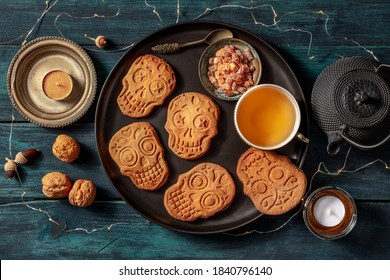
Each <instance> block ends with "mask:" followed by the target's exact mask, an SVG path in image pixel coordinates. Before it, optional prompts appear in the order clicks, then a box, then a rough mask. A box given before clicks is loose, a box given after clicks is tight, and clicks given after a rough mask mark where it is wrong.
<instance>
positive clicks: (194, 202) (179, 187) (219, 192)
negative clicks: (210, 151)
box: [164, 163, 236, 222]
mask: <svg viewBox="0 0 390 280" xmlns="http://www.w3.org/2000/svg"><path fill="white" fill-rule="evenodd" d="M235 192H236V189H235V185H234V181H233V178H232V177H231V176H230V174H229V172H228V171H227V170H226V169H225V168H224V167H222V166H220V165H218V164H214V163H202V164H199V165H197V166H195V167H194V168H192V169H191V170H190V171H188V172H186V173H184V174H181V175H179V178H178V181H177V182H176V183H175V184H174V185H172V186H170V187H169V188H168V189H167V190H166V191H165V194H164V206H165V208H166V209H167V211H168V213H169V214H170V215H171V216H172V217H174V218H176V219H179V220H182V221H186V222H191V221H194V220H196V219H198V218H204V219H206V218H208V217H210V216H212V215H214V214H215V213H217V212H220V211H222V210H225V209H226V208H227V207H229V206H230V204H231V203H232V201H233V198H234V195H235Z"/></svg>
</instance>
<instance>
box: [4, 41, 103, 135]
mask: <svg viewBox="0 0 390 280" xmlns="http://www.w3.org/2000/svg"><path fill="white" fill-rule="evenodd" d="M54 70H61V71H64V72H66V73H68V74H69V75H71V76H72V78H73V86H74V91H73V92H72V95H71V96H69V98H67V99H66V100H61V101H58V100H54V99H50V98H49V97H47V96H46V95H45V94H44V92H43V89H42V80H43V78H44V76H45V75H46V74H47V73H48V72H51V71H54ZM96 84H97V82H96V71H95V67H94V65H93V63H92V60H91V59H90V57H89V56H88V54H87V53H86V52H85V51H84V50H83V49H82V48H81V47H80V46H79V45H78V44H76V43H74V42H72V41H70V40H68V39H65V38H62V37H54V36H46V37H41V38H37V39H35V40H32V41H30V42H29V43H27V44H26V45H24V46H23V47H22V48H21V49H20V50H19V51H18V52H17V53H16V55H15V57H14V58H13V60H12V62H11V64H10V66H9V69H8V75H7V87H8V93H9V97H10V99H11V101H12V104H13V106H14V107H15V108H16V109H17V110H18V111H19V113H20V114H21V115H22V116H23V117H24V118H25V119H27V120H28V121H30V122H32V123H35V124H38V125H40V126H43V127H50V128H54V127H63V126H66V125H69V124H71V123H74V122H75V121H77V120H78V119H79V118H81V116H83V115H84V114H85V113H86V112H87V110H88V109H89V107H90V106H91V104H92V102H93V99H94V97H95V93H96Z"/></svg>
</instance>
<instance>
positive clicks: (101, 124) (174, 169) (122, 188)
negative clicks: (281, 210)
mask: <svg viewBox="0 0 390 280" xmlns="http://www.w3.org/2000/svg"><path fill="white" fill-rule="evenodd" d="M217 28H227V29H229V30H231V31H232V32H233V34H234V37H235V38H240V39H242V40H245V41H247V42H248V43H249V44H251V45H252V46H253V47H254V48H255V49H256V50H257V52H258V53H259V56H260V59H261V62H262V69H263V73H262V76H261V80H260V83H274V84H277V85H280V86H282V87H284V88H286V89H287V90H289V91H290V92H291V93H292V94H293V95H294V96H295V98H296V99H297V101H298V104H299V106H300V109H301V113H302V122H301V127H300V129H299V131H300V132H301V133H303V134H304V135H306V136H308V129H309V128H308V127H309V126H308V114H307V108H306V103H305V99H304V95H303V93H302V89H301V87H300V85H299V83H298V81H297V79H296V77H295V75H294V73H293V71H292V70H291V68H290V67H289V65H288V64H287V63H286V61H285V60H284V59H283V58H282V56H280V54H279V53H278V52H277V51H276V50H275V49H274V48H272V47H271V46H270V45H269V44H267V43H266V42H264V41H263V40H261V39H260V38H258V37H257V36H255V35H254V34H252V33H250V32H248V31H246V30H244V29H241V28H239V27H236V26H233V25H228V24H225V23H218V22H209V21H207V22H205V21H195V22H186V23H179V24H175V25H171V26H168V27H166V28H163V29H161V30H158V31H157V32H155V33H153V34H151V35H149V36H147V37H146V38H145V39H143V40H141V41H140V42H138V43H137V44H135V45H134V46H133V47H132V48H131V49H129V50H128V51H127V53H125V54H124V55H123V57H122V58H121V59H120V60H119V61H118V63H117V64H116V65H115V66H114V68H113V69H112V71H111V73H110V74H109V76H108V77H107V79H106V81H105V84H104V86H103V88H102V91H101V93H100V97H99V100H98V104H97V109H96V118H95V132H96V142H97V148H98V152H99V157H100V160H101V163H102V165H103V167H104V170H105V172H106V173H107V176H108V178H109V180H110V181H111V183H112V185H113V186H114V188H115V189H116V190H117V191H118V193H119V194H120V195H121V197H122V198H123V199H124V200H125V201H126V202H127V203H128V204H129V205H131V206H132V207H133V208H134V209H135V210H136V211H138V212H139V213H140V214H142V215H143V216H144V217H146V218H147V219H149V220H151V221H152V222H154V223H156V224H159V225H162V226H164V227H167V228H170V229H173V230H177V231H181V232H189V233H199V234H204V233H217V232H223V231H228V230H232V229H236V228H238V227H241V226H243V225H245V224H247V223H249V222H251V221H254V220H255V219H257V218H258V217H260V216H261V213H260V212H259V211H258V210H257V209H256V208H255V207H254V205H253V204H252V202H251V200H250V199H249V198H248V197H246V196H245V195H244V194H243V191H242V184H241V182H240V181H239V180H238V177H237V175H236V165H237V160H238V158H239V157H240V155H241V154H242V153H243V152H244V151H246V150H247V149H248V148H249V146H247V145H246V144H245V143H244V142H243V141H242V140H241V139H240V138H239V136H238V134H237V133H236V131H235V128H234V123H233V111H234V106H235V103H236V102H231V101H230V102H229V101H223V100H220V99H217V98H214V101H215V102H216V103H217V104H218V106H219V107H220V110H221V114H220V121H219V123H218V130H219V133H218V135H217V136H216V137H215V138H213V140H212V143H211V148H210V150H209V151H208V152H207V154H205V155H204V156H203V157H201V158H199V159H196V160H193V161H189V160H184V159H180V158H178V157H177V156H176V155H174V154H173V152H171V150H170V149H169V147H168V144H167V141H168V133H167V132H166V131H165V129H164V124H165V122H166V113H167V105H168V104H169V102H170V100H172V99H173V98H174V97H175V96H176V95H177V94H180V93H183V92H188V91H196V92H200V93H204V94H206V95H208V93H207V91H206V90H205V89H204V88H203V86H202V84H201V82H200V80H199V77H198V72H197V71H198V61H199V59H200V56H201V54H202V52H203V51H204V49H205V48H206V47H207V45H206V44H204V45H199V46H194V47H188V48H184V49H182V50H181V51H179V52H177V53H174V54H168V55H159V54H156V55H157V56H159V57H161V58H163V59H165V60H166V61H167V62H168V63H169V64H170V65H171V66H172V68H173V69H174V71H175V73H176V76H177V86H176V89H175V91H174V92H173V93H172V94H171V95H170V96H169V97H168V98H167V99H166V100H165V103H164V104H163V105H162V106H160V107H156V108H155V109H154V110H153V112H152V113H151V114H150V115H149V116H148V117H145V118H141V119H133V118H130V117H127V116H124V115H123V114H122V113H121V111H120V109H119V107H118V105H117V102H116V99H117V96H118V94H119V93H120V91H121V89H122V79H123V77H124V76H125V75H126V73H127V71H128V69H129V67H130V65H131V64H132V62H133V61H134V60H135V59H136V58H137V57H139V56H141V55H144V54H147V53H152V51H151V50H150V49H151V47H152V46H154V45H157V44H160V43H168V42H177V43H182V42H188V41H193V40H197V39H200V38H203V37H204V36H205V35H206V34H207V33H208V32H210V31H211V30H213V29H217ZM135 121H148V122H150V123H151V124H152V125H153V126H154V128H155V129H156V131H157V134H158V136H159V139H160V141H161V143H162V145H163V146H164V149H165V159H166V160H167V162H168V166H169V171H170V174H169V178H168V181H167V183H166V184H165V185H164V186H163V187H162V188H160V189H159V190H157V191H144V190H140V189H138V188H137V187H135V186H134V185H133V183H132V182H131V180H130V179H129V178H128V177H125V176H123V175H121V174H120V171H119V168H118V166H117V165H116V164H115V162H114V161H113V160H112V159H111V157H110V154H109V152H108V143H109V141H110V139H111V137H112V136H113V135H114V134H115V133H116V132H117V131H118V130H119V129H120V128H122V127H123V126H125V125H128V124H130V123H132V122H135ZM307 148H308V146H307V144H304V143H302V142H300V141H298V140H293V141H292V142H290V143H289V144H288V145H287V146H285V147H283V148H281V149H279V150H277V151H276V152H277V153H279V154H282V155H286V156H288V157H289V158H290V159H291V161H292V162H293V163H294V164H296V165H297V166H299V167H301V166H302V164H303V161H304V159H305V156H306V152H307ZM201 162H213V163H217V164H220V165H222V166H224V167H225V168H226V169H227V170H228V171H229V172H230V174H231V175H232V177H233V179H234V181H235V184H236V196H235V198H234V200H233V203H232V204H231V206H230V207H229V208H228V209H226V210H225V211H222V212H220V213H217V214H216V215H214V216H212V217H210V218H209V219H206V220H205V219H198V220H196V221H194V222H190V223H189V222H182V221H179V220H176V219H174V218H172V217H171V216H170V215H169V214H168V213H167V211H166V210H165V208H164V202H163V197H164V192H165V190H166V189H167V188H168V187H169V186H171V185H172V184H174V183H175V182H176V181H177V178H178V176H179V174H181V173H184V172H187V171H188V170H190V169H191V168H193V167H194V166H195V165H197V164H199V163H201Z"/></svg>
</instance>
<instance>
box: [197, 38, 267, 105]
mask: <svg viewBox="0 0 390 280" xmlns="http://www.w3.org/2000/svg"><path fill="white" fill-rule="evenodd" d="M226 45H233V46H235V47H236V48H237V49H239V50H241V51H243V50H245V49H247V48H249V50H250V51H251V53H252V55H253V59H252V60H251V62H250V63H251V64H252V65H253V66H254V67H255V70H254V72H253V81H254V85H253V86H255V85H257V84H258V83H259V81H260V77H261V70H262V69H261V61H260V57H259V55H258V53H257V51H256V50H255V49H254V48H253V47H252V46H251V45H250V44H248V43H247V42H245V41H243V40H240V39H237V38H231V39H222V40H219V41H217V42H215V43H213V44H211V45H209V46H208V47H207V48H206V49H205V50H204V52H203V54H202V56H201V57H200V60H199V65H198V73H199V79H200V81H201V83H202V85H203V87H204V88H205V89H206V90H207V91H208V92H209V93H210V94H211V95H212V96H214V97H217V98H219V99H222V100H226V101H235V100H238V99H239V98H240V97H241V95H242V94H241V93H240V94H235V95H232V96H227V95H226V94H224V93H222V92H220V91H218V89H217V88H216V87H215V86H214V85H212V83H211V82H210V80H209V78H208V75H207V72H208V67H209V60H210V58H211V57H212V56H214V55H215V53H216V52H217V51H218V50H219V49H221V48H223V47H224V46H226Z"/></svg>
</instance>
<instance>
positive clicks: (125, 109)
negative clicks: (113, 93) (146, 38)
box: [117, 54, 176, 118]
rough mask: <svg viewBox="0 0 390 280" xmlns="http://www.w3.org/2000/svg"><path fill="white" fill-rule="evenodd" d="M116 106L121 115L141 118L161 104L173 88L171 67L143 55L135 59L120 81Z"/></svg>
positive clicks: (160, 59)
mask: <svg viewBox="0 0 390 280" xmlns="http://www.w3.org/2000/svg"><path fill="white" fill-rule="evenodd" d="M122 86H123V88H122V91H121V92H120V94H119V96H118V98H117V103H118V106H119V108H120V110H121V111H122V113H123V114H124V115H127V116H129V117H133V118H142V117H145V116H147V115H149V114H150V113H151V112H152V110H153V108H154V107H156V106H159V105H161V104H163V103H164V100H165V99H166V98H167V97H168V96H169V95H170V94H171V93H172V92H173V90H174V89H175V87H176V76H175V73H174V71H173V69H172V67H171V66H170V65H169V64H168V63H167V62H166V61H165V60H163V59H162V58H159V57H157V56H154V55H151V54H146V55H143V56H140V57H138V58H137V59H136V60H135V61H134V62H133V64H132V65H131V66H130V69H129V71H128V72H127V74H126V76H125V77H124V78H123V79H122Z"/></svg>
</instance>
